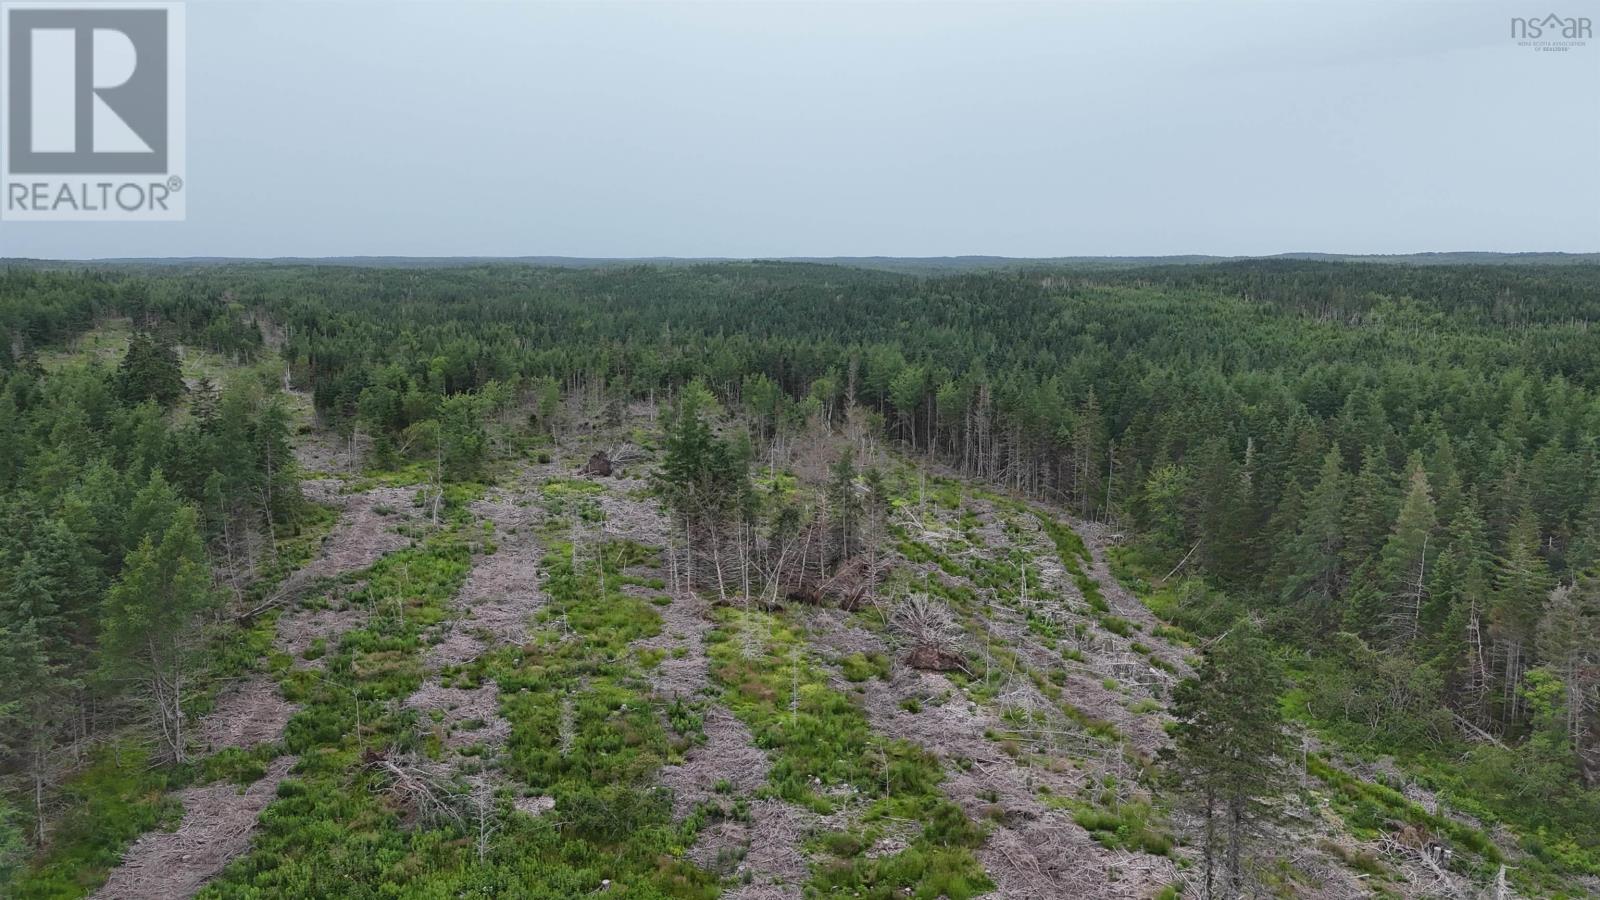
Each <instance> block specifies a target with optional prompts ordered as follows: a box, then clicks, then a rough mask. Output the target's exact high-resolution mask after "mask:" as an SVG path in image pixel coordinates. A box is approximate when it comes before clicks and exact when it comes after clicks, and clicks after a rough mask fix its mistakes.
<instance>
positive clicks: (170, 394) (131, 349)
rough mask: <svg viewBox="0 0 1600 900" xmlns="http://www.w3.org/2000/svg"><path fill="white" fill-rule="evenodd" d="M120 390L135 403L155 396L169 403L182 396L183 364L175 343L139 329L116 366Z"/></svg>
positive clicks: (170, 404)
mask: <svg viewBox="0 0 1600 900" xmlns="http://www.w3.org/2000/svg"><path fill="white" fill-rule="evenodd" d="M117 391H118V394H119V395H120V396H121V397H122V400H123V402H124V403H127V404H128V405H130V406H132V405H135V404H138V403H142V402H144V401H146V400H154V401H155V402H156V403H158V404H160V405H161V406H163V407H170V406H172V404H174V403H176V402H178V398H179V397H182V396H183V368H182V366H181V365H180V364H179V362H178V354H177V353H175V352H173V349H172V347H170V346H168V345H167V344H164V343H160V342H158V341H156V340H155V339H154V338H152V337H151V336H150V335H149V334H146V333H144V332H136V333H135V334H134V335H133V337H132V339H131V340H130V341H129V343H128V352H127V355H125V356H124V357H123V358H122V363H121V365H120V366H118V368H117Z"/></svg>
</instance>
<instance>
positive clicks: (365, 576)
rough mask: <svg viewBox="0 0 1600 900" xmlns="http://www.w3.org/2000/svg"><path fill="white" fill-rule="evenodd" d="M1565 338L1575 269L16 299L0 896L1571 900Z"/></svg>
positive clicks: (532, 284)
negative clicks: (1515, 899)
mask: <svg viewBox="0 0 1600 900" xmlns="http://www.w3.org/2000/svg"><path fill="white" fill-rule="evenodd" d="M1597 323H1600V267H1596V266H1594V265H1587V264H1578V265H1562V266H1555V265H1543V264H1518V265H1482V266H1467V265H1430V266H1414V265H1402V264H1373V263H1354V262H1317V261H1302V260H1257V261H1240V262H1225V263H1210V264H1197V265H1171V266H1161V265H1153V266H1137V267H1134V266H1126V265H1124V266H1118V267H1116V268H1096V267H1095V266H1093V265H1091V264H1084V265H1076V266H1059V267H1045V266H1041V267H1038V268H1027V267H1022V268H1016V269H1013V270H1009V271H970V272H955V273H945V274H940V273H938V272H928V273H923V274H915V275H909V274H899V273H894V272H887V271H879V270H869V269H860V268H848V267H842V266H834V265H823V264H802V263H793V262H759V261H758V262H744V263H717V264H705V265H675V266H627V265H616V266H608V267H595V268H589V269H566V268H542V267H532V266H521V265H510V264H485V265H470V266H454V267H448V268H429V267H404V268H381V267H341V266H332V265H303V266H302V265H269V264H228V265H211V266H195V267H187V266H144V267H141V266H127V267H117V268H112V267H80V268H60V269H53V268H48V267H23V266H17V267H13V268H9V269H0V348H3V349H4V350H5V352H0V648H3V651H0V722H3V727H0V742H3V743H0V895H4V896H8V897H11V896H15V897H19V898H45V897H48V898H60V897H79V896H88V895H97V896H103V897H116V898H127V897H167V896H193V895H198V896H202V897H206V898H224V897H228V898H233V897H238V898H265V897H372V898H377V897H438V898H442V897H540V898H556V897H576V896H586V895H589V894H592V893H595V892H599V891H606V892H609V893H611V894H615V895H618V896H624V897H633V898H655V897H716V896H723V895H726V896H730V897H744V898H761V897H874V898H885V900H887V898H891V897H908V896H914V897H919V898H929V900H931V898H936V897H941V896H943V897H950V898H966V897H979V896H994V897H1070V896H1118V897H1138V898H1147V897H1177V896H1184V897H1236V896H1279V897H1300V896H1321V897H1358V896H1383V897H1393V896H1400V897H1478V896H1484V897H1489V896H1494V897H1510V896H1528V897H1545V896H1567V897H1578V896H1594V895H1597V894H1600V331H1597V330H1596V327H1597ZM96 892H98V893H96Z"/></svg>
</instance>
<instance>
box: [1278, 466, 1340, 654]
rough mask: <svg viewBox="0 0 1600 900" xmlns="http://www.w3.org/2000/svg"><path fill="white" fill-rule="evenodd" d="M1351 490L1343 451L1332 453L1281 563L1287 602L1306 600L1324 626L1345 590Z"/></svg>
mask: <svg viewBox="0 0 1600 900" xmlns="http://www.w3.org/2000/svg"><path fill="white" fill-rule="evenodd" d="M1348 491H1349V479H1348V477H1347V476H1346V475H1345V474H1344V463H1343V460H1342V459H1341V458H1340V455H1339V451H1338V450H1329V451H1328V452H1327V454H1326V455H1325V456H1324V457H1323V459H1322V471H1321V473H1320V474H1319V475H1318V477H1317V484H1316V487H1314V488H1312V490H1311V493H1310V495H1309V496H1307V497H1306V499H1305V511H1304V513H1303V515H1302V517H1301V519H1300V527H1299V530H1298V532H1297V533H1296V534H1295V535H1294V537H1293V538H1292V540H1291V542H1290V544H1289V546H1288V547H1287V548H1286V553H1285V554H1284V555H1283V557H1282V558H1281V559H1280V562H1279V566H1280V568H1281V570H1282V571H1283V572H1284V576H1283V577H1284V585H1285V599H1289V600H1303V601H1305V602H1306V603H1308V604H1309V605H1310V607H1311V614H1312V617H1313V618H1314V620H1315V621H1317V622H1321V623H1328V622H1330V621H1332V620H1334V619H1335V618H1336V617H1337V613H1336V610H1337V603H1338V600H1339V597H1340V594H1341V593H1342V592H1343V590H1344V583H1345V562H1344V559H1345V557H1344V552H1343V551H1344V542H1345V529H1344V509H1345V504H1346V498H1347V494H1348Z"/></svg>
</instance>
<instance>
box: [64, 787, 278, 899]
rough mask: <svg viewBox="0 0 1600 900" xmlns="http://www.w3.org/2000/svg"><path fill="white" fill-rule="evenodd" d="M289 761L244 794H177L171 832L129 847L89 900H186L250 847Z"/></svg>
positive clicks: (223, 790) (214, 790) (225, 790)
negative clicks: (177, 814)
mask: <svg viewBox="0 0 1600 900" xmlns="http://www.w3.org/2000/svg"><path fill="white" fill-rule="evenodd" d="M293 764H294V759H293V758H292V757H288V756H280V757H278V758H277V759H275V760H273V761H272V765H271V766H270V767H269V768H268V769H267V773H266V775H264V776H262V777H261V779H260V780H258V781H256V782H255V783H254V784H252V785H250V786H249V787H247V788H243V789H240V788H239V786H238V785H235V784H229V783H225V782H218V783H215V784H208V785H206V786H204V787H192V788H187V789H185V790H184V791H182V792H181V793H179V794H178V799H179V800H181V801H182V802H183V821H182V822H181V823H179V825H178V830H176V831H154V832H151V833H149V834H146V835H145V836H143V837H141V838H139V840H137V841H135V842H134V844H133V846H131V847H129V848H128V849H127V851H126V852H125V853H124V854H123V857H122V865H120V866H118V867H117V868H115V869H113V870H112V872H111V876H110V877H109V878H107V879H106V883H105V884H103V885H101V887H100V890H98V891H96V892H95V893H94V895H93V896H95V897H97V898H104V900H171V898H174V897H190V896H193V895H194V894H195V893H196V892H198V891H199V890H200V888H201V887H203V886H204V885H205V883H206V882H207V881H208V880H210V878H211V877H212V876H214V875H216V874H217V873H218V872H220V871H222V867H223V866H225V865H227V864H228V861H229V860H231V859H233V858H234V857H235V856H238V855H239V854H241V853H243V852H244V851H245V850H246V849H248V848H249V846H250V833H251V832H252V831H254V830H255V826H256V817H257V816H258V815H260V814H261V811H262V810H263V809H265V808H266V806H267V804H268V803H271V802H272V799H273V797H274V796H276V795H277V792H278V784H279V782H281V781H283V779H284V777H285V776H286V775H288V774H289V768H290V767H291V766H292V765H293Z"/></svg>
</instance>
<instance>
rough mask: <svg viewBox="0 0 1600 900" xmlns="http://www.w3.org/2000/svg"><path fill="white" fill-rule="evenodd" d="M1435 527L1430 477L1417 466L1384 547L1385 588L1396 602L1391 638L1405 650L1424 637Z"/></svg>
mask: <svg viewBox="0 0 1600 900" xmlns="http://www.w3.org/2000/svg"><path fill="white" fill-rule="evenodd" d="M1435 524H1436V523H1435V521H1434V514H1433V497H1432V496H1431V495H1430V493H1429V490H1428V473H1427V471H1426V470H1425V469H1423V467H1422V465H1421V463H1417V464H1416V465H1415V466H1414V467H1413V468H1412V470H1411V483H1410V487H1409V489H1408V490H1407V491H1406V498H1405V502H1403V503H1402V504H1401V506H1400V513H1399V515H1398V516H1397V517H1396V518H1395V523H1394V529H1393V530H1392V531H1391V532H1390V533H1389V540H1388V542H1387V543H1385V544H1384V545H1383V557H1382V563H1381V570H1382V577H1383V581H1384V586H1385V588H1386V589H1387V590H1388V593H1389V597H1390V598H1391V602H1392V606H1391V608H1390V610H1389V613H1388V615H1387V616H1386V617H1385V618H1386V619H1387V622H1386V626H1387V631H1388V635H1389V637H1390V638H1391V640H1393V641H1394V642H1395V643H1397V644H1399V645H1401V646H1403V647H1410V646H1411V645H1413V644H1415V643H1416V642H1417V639H1418V638H1419V637H1420V636H1421V631H1422V610H1423V606H1424V605H1425V604H1426V603H1427V599H1428V561H1429V559H1430V557H1429V547H1428V542H1429V541H1430V540H1431V539H1432V537H1433V530H1434V525H1435ZM1434 552H1435V553H1437V548H1434Z"/></svg>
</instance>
